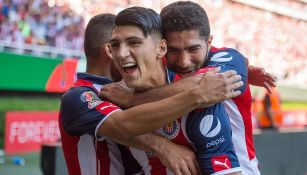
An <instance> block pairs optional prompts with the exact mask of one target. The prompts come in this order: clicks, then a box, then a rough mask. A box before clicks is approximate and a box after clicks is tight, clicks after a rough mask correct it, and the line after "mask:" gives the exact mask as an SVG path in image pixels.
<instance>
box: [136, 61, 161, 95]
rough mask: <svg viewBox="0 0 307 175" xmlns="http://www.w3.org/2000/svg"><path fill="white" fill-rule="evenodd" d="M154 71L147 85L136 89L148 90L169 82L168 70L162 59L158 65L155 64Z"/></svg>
mask: <svg viewBox="0 0 307 175" xmlns="http://www.w3.org/2000/svg"><path fill="white" fill-rule="evenodd" d="M153 67H154V71H153V72H152V73H151V74H150V75H149V76H150V77H149V78H148V81H147V83H146V85H144V86H143V87H141V88H136V89H135V91H137V92H141V91H146V90H148V89H152V88H157V87H160V86H163V85H165V84H167V81H166V70H165V66H164V65H163V63H162V61H161V62H159V63H158V65H157V66H153Z"/></svg>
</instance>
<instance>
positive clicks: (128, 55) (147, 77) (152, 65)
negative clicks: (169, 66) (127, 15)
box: [110, 26, 166, 90]
mask: <svg viewBox="0 0 307 175" xmlns="http://www.w3.org/2000/svg"><path fill="white" fill-rule="evenodd" d="M154 37H155V35H154V34H151V35H150V34H149V35H148V36H147V37H145V36H144V34H143V32H142V30H141V29H139V28H138V27H136V26H116V27H115V28H114V30H113V32H112V39H111V41H110V47H111V52H112V57H113V61H114V63H115V66H116V67H117V68H118V70H119V71H120V73H121V74H122V76H123V79H124V81H125V83H126V85H127V86H128V87H130V88H135V89H136V90H143V89H148V88H151V87H156V86H158V85H161V83H165V82H164V79H165V77H164V76H165V73H164V69H163V64H162V60H161V58H162V57H163V56H164V54H165V52H166V43H165V40H161V39H158V38H154ZM162 81H163V82H162Z"/></svg>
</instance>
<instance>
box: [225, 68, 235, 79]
mask: <svg viewBox="0 0 307 175" xmlns="http://www.w3.org/2000/svg"><path fill="white" fill-rule="evenodd" d="M221 74H222V75H223V76H224V77H225V78H230V77H232V76H234V75H237V72H236V71H234V70H229V71H226V72H223V73H221Z"/></svg>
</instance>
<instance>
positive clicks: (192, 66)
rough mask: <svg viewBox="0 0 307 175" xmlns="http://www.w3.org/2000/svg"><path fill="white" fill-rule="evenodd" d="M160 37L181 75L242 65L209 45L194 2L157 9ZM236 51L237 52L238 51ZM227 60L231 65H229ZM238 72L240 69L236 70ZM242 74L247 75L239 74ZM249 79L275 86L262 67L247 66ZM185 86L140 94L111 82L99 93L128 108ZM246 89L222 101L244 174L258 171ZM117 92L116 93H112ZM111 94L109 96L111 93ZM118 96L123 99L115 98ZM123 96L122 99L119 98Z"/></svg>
mask: <svg viewBox="0 0 307 175" xmlns="http://www.w3.org/2000/svg"><path fill="white" fill-rule="evenodd" d="M160 15H161V19H162V26H163V29H162V31H163V36H164V38H166V40H167V43H168V44H167V45H168V53H167V55H166V58H167V63H168V66H169V67H170V68H172V69H173V70H174V71H176V72H178V73H179V74H181V75H183V76H187V74H193V73H194V72H196V71H197V70H198V69H199V68H201V67H205V66H208V65H218V66H220V67H222V69H223V70H227V69H235V70H236V69H240V66H244V65H231V64H232V63H233V62H232V58H233V57H234V55H233V54H235V53H237V51H235V50H233V49H228V48H223V49H217V48H214V47H211V41H212V36H210V26H209V21H208V17H207V14H206V12H205V11H204V10H203V8H201V7H200V6H199V5H198V4H195V3H192V2H175V3H173V4H170V5H168V6H167V7H165V8H164V9H162V11H161V14H160ZM238 54H239V53H238ZM230 58H231V59H230ZM230 63H231V64H230ZM238 71H239V72H240V70H238ZM241 75H242V76H246V77H245V78H247V75H243V74H241ZM248 78H249V82H252V83H253V84H254V85H258V86H263V87H265V88H266V89H267V90H268V91H270V86H275V84H274V81H275V80H274V77H272V76H271V75H270V74H268V73H266V72H265V71H264V70H263V69H259V68H256V67H249V73H248ZM187 87H188V86H187V85H183V86H181V87H180V86H176V87H174V86H173V85H170V86H164V87H162V88H157V89H153V90H149V91H146V92H144V93H133V94H131V93H127V92H126V91H123V89H122V88H120V86H118V85H116V84H113V85H110V86H108V87H106V88H104V89H103V91H102V92H101V93H100V94H101V95H102V96H104V97H106V98H108V99H110V100H111V101H113V102H115V103H119V104H120V105H123V106H126V107H130V106H134V105H137V104H142V103H145V102H150V101H155V100H159V99H162V98H165V97H169V96H171V95H173V94H176V93H177V92H181V91H182V90H184V89H185V88H187ZM246 87H247V88H246V90H245V91H244V94H243V95H241V96H240V97H239V98H234V99H233V100H227V101H225V102H224V104H225V106H226V109H227V110H226V111H227V112H228V114H229V116H230V121H231V126H232V130H233V137H232V138H233V143H234V146H235V149H236V152H237V155H238V157H239V161H240V165H241V167H242V168H243V173H244V174H247V175H249V174H251V175H252V174H260V172H259V170H258V168H257V164H258V161H257V158H256V154H255V149H254V143H253V136H252V122H251V115H250V102H251V96H250V92H249V87H248V82H247V81H246ZM115 93H117V95H116V94H115ZM112 94H114V95H113V96H112V97H111V95H112ZM119 97H120V98H121V99H125V100H121V101H120V100H119ZM123 97H125V98H123Z"/></svg>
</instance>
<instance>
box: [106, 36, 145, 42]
mask: <svg viewBox="0 0 307 175" xmlns="http://www.w3.org/2000/svg"><path fill="white" fill-rule="evenodd" d="M143 39H144V38H142V37H138V36H132V37H128V38H126V40H127V41H129V40H143ZM118 41H119V39H117V38H113V39H111V40H110V42H118Z"/></svg>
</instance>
